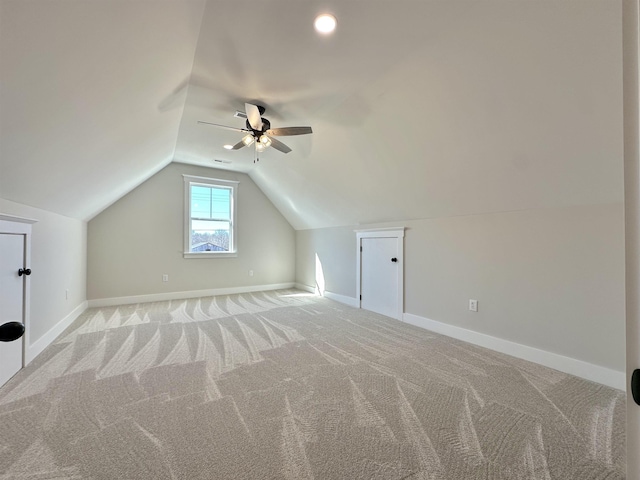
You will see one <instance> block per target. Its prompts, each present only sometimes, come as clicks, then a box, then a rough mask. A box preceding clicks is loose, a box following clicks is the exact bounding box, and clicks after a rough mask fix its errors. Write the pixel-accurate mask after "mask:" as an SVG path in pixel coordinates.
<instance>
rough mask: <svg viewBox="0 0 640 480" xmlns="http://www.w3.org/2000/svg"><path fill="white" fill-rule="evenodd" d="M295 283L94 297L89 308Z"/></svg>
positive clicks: (292, 285)
mask: <svg viewBox="0 0 640 480" xmlns="http://www.w3.org/2000/svg"><path fill="white" fill-rule="evenodd" d="M295 286H296V284H295V283H293V282H291V283H276V284H271V285H252V286H249V287H230V288H213V289H210V290H191V291H187V292H168V293H152V294H149V295H134V296H131V297H112V298H95V299H92V300H89V308H96V307H113V306H116V305H131V304H135V303H148V302H164V301H167V300H182V299H185V298H198V297H211V296H215V295H235V294H237V293H250V292H261V291H264V290H280V289H284V288H293V287H295Z"/></svg>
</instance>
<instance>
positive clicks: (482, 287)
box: [296, 203, 625, 372]
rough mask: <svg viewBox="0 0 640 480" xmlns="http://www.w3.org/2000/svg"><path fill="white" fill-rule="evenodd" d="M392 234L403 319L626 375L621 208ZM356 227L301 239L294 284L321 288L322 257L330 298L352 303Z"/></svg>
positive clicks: (304, 234) (495, 217) (480, 218)
mask: <svg viewBox="0 0 640 480" xmlns="http://www.w3.org/2000/svg"><path fill="white" fill-rule="evenodd" d="M386 225H388V224H385V226H386ZM395 225H404V226H406V227H407V230H406V234H405V235H406V236H405V250H404V255H405V268H404V271H405V279H404V285H405V312H406V313H410V314H413V315H417V316H420V317H424V318H428V319H431V320H436V321H439V322H443V323H446V324H449V325H453V326H456V327H461V328H464V329H468V330H472V331H475V332H480V333H484V334H487V335H491V336H493V337H497V338H501V339H505V340H508V341H511V342H515V343H520V344H524V345H527V346H531V347H535V348H538V349H541V350H545V351H548V352H552V353H556V354H559V355H564V356H567V357H571V358H574V359H577V360H581V361H584V362H588V363H591V364H595V365H599V366H602V367H605V368H608V369H612V370H616V371H618V372H623V371H624V369H625V355H624V348H625V327H624V312H625V308H624V215H623V206H622V204H621V203H616V204H605V205H593V206H583V207H562V208H555V209H551V208H549V209H539V210H525V211H521V212H499V213H494V214H487V215H468V216H459V217H444V218H436V219H425V220H413V221H406V222H400V223H395ZM355 228H363V227H362V226H358V227H355V226H351V227H342V228H329V229H318V230H303V231H299V232H297V247H296V251H297V267H296V271H297V275H298V276H297V282H299V283H301V284H305V285H309V286H313V285H314V282H315V271H316V270H315V265H316V264H315V255H316V253H317V254H318V258H319V259H320V262H321V263H322V270H323V274H324V280H325V284H326V289H327V291H329V292H331V293H336V294H339V295H345V296H348V297H355V292H356V280H357V278H356V268H355V267H356V263H355V260H356V255H357V251H356V234H355V233H354V231H353V230H354V229H355ZM470 298H473V299H477V300H479V312H477V313H473V312H469V310H468V300H469V299H470Z"/></svg>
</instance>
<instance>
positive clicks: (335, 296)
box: [323, 290, 360, 308]
mask: <svg viewBox="0 0 640 480" xmlns="http://www.w3.org/2000/svg"><path fill="white" fill-rule="evenodd" d="M323 296H325V297H327V298H328V299H330V300H335V301H336V302H340V303H344V304H345V305H349V306H350V307H353V308H360V304H359V302H358V300H356V299H355V298H354V297H347V296H346V295H340V294H339V293H333V292H327V291H326V290H325V292H324V295H323Z"/></svg>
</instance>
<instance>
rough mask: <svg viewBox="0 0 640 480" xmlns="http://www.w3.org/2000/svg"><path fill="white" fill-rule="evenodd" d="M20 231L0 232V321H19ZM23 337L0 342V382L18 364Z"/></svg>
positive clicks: (20, 297)
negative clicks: (16, 233) (15, 233)
mask: <svg viewBox="0 0 640 480" xmlns="http://www.w3.org/2000/svg"><path fill="white" fill-rule="evenodd" d="M24 238H25V236H24V235H13V234H0V325H2V324H4V323H7V322H20V323H22V322H23V317H22V308H23V299H24V292H23V288H24V280H23V279H24V277H21V276H18V270H19V269H21V268H23V267H24ZM22 346H23V339H22V338H19V339H18V340H15V341H13V342H0V386H2V385H4V384H5V383H7V380H9V379H10V378H11V377H13V376H14V375H15V374H16V373H17V372H18V370H20V369H21V368H22V348H23V347H22Z"/></svg>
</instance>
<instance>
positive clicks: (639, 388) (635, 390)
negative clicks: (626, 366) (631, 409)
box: [631, 369, 640, 405]
mask: <svg viewBox="0 0 640 480" xmlns="http://www.w3.org/2000/svg"><path fill="white" fill-rule="evenodd" d="M631 395H633V400H634V401H635V402H636V403H637V404H638V405H640V369H636V370H634V371H633V375H631Z"/></svg>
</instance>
